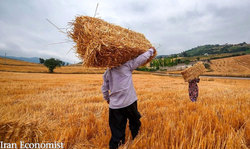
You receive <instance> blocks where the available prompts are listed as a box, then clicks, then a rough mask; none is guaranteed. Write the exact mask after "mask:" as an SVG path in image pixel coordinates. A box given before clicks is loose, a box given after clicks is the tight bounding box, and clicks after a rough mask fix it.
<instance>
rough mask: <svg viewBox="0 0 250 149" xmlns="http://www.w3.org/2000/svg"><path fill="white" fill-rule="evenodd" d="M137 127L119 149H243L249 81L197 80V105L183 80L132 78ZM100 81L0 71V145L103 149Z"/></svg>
mask: <svg viewBox="0 0 250 149" xmlns="http://www.w3.org/2000/svg"><path fill="white" fill-rule="evenodd" d="M133 80H134V85H135V88H136V92H137V96H138V108H139V111H140V113H141V114H142V118H141V121H142V127H141V130H140V133H139V135H138V137H137V138H136V139H135V140H134V141H132V140H131V135H130V133H129V129H128V128H127V129H126V143H125V144H124V145H123V146H122V147H121V148H123V149H125V148H132V149H137V148H138V149H140V148H148V149H151V148H157V149H158V148H159V149H161V148H193V149H197V148H206V149H207V148H249V147H250V124H249V117H250V108H249V107H250V99H249V97H250V86H249V83H250V80H226V79H210V78H202V79H201V82H200V83H199V89H200V92H199V93H200V96H199V98H198V102H197V103H191V102H190V101H189V99H188V93H187V90H188V85H187V83H185V82H184V81H183V79H182V78H178V77H174V78H171V77H166V76H155V75H150V74H134V75H133ZM101 85H102V75H101V74H42V73H12V72H0V86H1V88H0V104H1V107H0V141H4V142H11V143H14V142H16V143H17V144H19V141H26V142H53V141H58V142H63V143H64V147H65V148H68V149H72V148H79V149H82V148H108V142H109V139H110V136H111V133H110V129H109V125H108V104H107V103H106V102H105V101H104V100H103V98H102V93H101V90H100V87H101Z"/></svg>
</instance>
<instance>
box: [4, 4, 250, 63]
mask: <svg viewBox="0 0 250 149" xmlns="http://www.w3.org/2000/svg"><path fill="white" fill-rule="evenodd" d="M97 3H99V7H98V11H97V12H98V14H97V17H99V18H101V19H104V20H106V21H108V22H110V23H114V24H116V25H120V26H122V27H125V28H129V29H131V30H135V31H137V32H141V33H143V34H144V35H145V36H146V38H147V39H149V40H150V41H151V43H153V44H154V46H155V47H156V48H157V50H158V53H159V54H173V53H179V52H182V51H184V50H188V49H190V48H193V47H196V46H198V45H204V44H225V43H240V42H247V43H250V9H249V8H250V0H238V1H237V0H126V1H121V0H0V55H4V53H5V52H6V53H7V55H9V56H24V57H43V58H50V57H55V58H59V59H61V60H64V61H68V62H71V63H74V62H79V61H80V60H79V59H78V58H77V57H76V54H75V53H74V50H70V49H71V48H72V47H73V43H72V42H68V43H61V44H53V43H59V42H65V41H68V40H69V39H68V38H67V35H66V34H63V33H60V32H59V31H58V30H57V29H56V28H55V27H53V26H52V25H51V24H50V23H48V22H47V21H46V19H47V18H48V19H49V20H51V21H52V22H53V23H54V24H56V25H57V26H58V27H60V28H65V27H67V25H68V22H70V21H72V20H73V19H74V18H75V16H77V15H88V16H93V15H94V12H95V8H96V4H97Z"/></svg>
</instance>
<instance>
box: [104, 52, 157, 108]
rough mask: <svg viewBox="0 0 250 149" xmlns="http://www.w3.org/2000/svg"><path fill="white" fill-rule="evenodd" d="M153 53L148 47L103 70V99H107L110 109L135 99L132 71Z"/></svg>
mask: <svg viewBox="0 0 250 149" xmlns="http://www.w3.org/2000/svg"><path fill="white" fill-rule="evenodd" d="M153 54H154V50H153V49H149V50H148V51H147V52H145V53H143V54H141V55H139V56H138V57H137V58H135V59H133V60H130V61H127V62H126V63H125V64H123V65H121V66H118V67H114V68H112V69H107V70H106V71H105V73H104V75H103V85H102V93H103V97H104V99H105V100H109V107H110V108H111V109H119V108H124V107H127V106H129V105H130V104H132V103H133V102H135V101H136V100H137V97H136V92H135V88H134V85H133V80H132V71H133V70H135V69H136V68H137V67H139V66H141V65H142V64H144V63H145V62H146V61H147V60H148V59H149V58H150V57H151V56H153Z"/></svg>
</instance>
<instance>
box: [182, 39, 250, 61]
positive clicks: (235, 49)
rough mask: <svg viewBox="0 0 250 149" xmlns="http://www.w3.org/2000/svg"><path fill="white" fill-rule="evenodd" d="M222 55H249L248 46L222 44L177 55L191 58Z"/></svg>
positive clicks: (206, 46) (249, 45)
mask: <svg viewBox="0 0 250 149" xmlns="http://www.w3.org/2000/svg"><path fill="white" fill-rule="evenodd" d="M223 53H246V54H247V53H250V44H247V43H245V42H243V43H239V44H224V45H219V44H216V45H203V46H198V47H195V48H192V49H190V50H187V51H184V52H182V53H180V54H179V56H181V57H193V56H202V55H211V54H223Z"/></svg>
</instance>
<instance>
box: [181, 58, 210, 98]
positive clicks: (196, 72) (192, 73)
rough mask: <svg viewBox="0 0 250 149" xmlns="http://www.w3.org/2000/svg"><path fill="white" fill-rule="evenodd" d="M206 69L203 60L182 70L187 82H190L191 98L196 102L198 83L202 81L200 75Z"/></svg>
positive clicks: (189, 91)
mask: <svg viewBox="0 0 250 149" xmlns="http://www.w3.org/2000/svg"><path fill="white" fill-rule="evenodd" d="M205 71H206V68H205V67H204V64H203V63H202V62H198V63H196V64H195V65H194V66H192V67H190V68H187V69H185V70H184V71H182V72H181V74H182V77H183V78H184V80H185V82H188V83H189V85H188V93H189V98H190V100H191V101H192V102H196V101H197V98H198V94H199V89H198V85H197V83H199V82H200V78H199V76H200V75H201V74H202V73H204V72H205Z"/></svg>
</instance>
